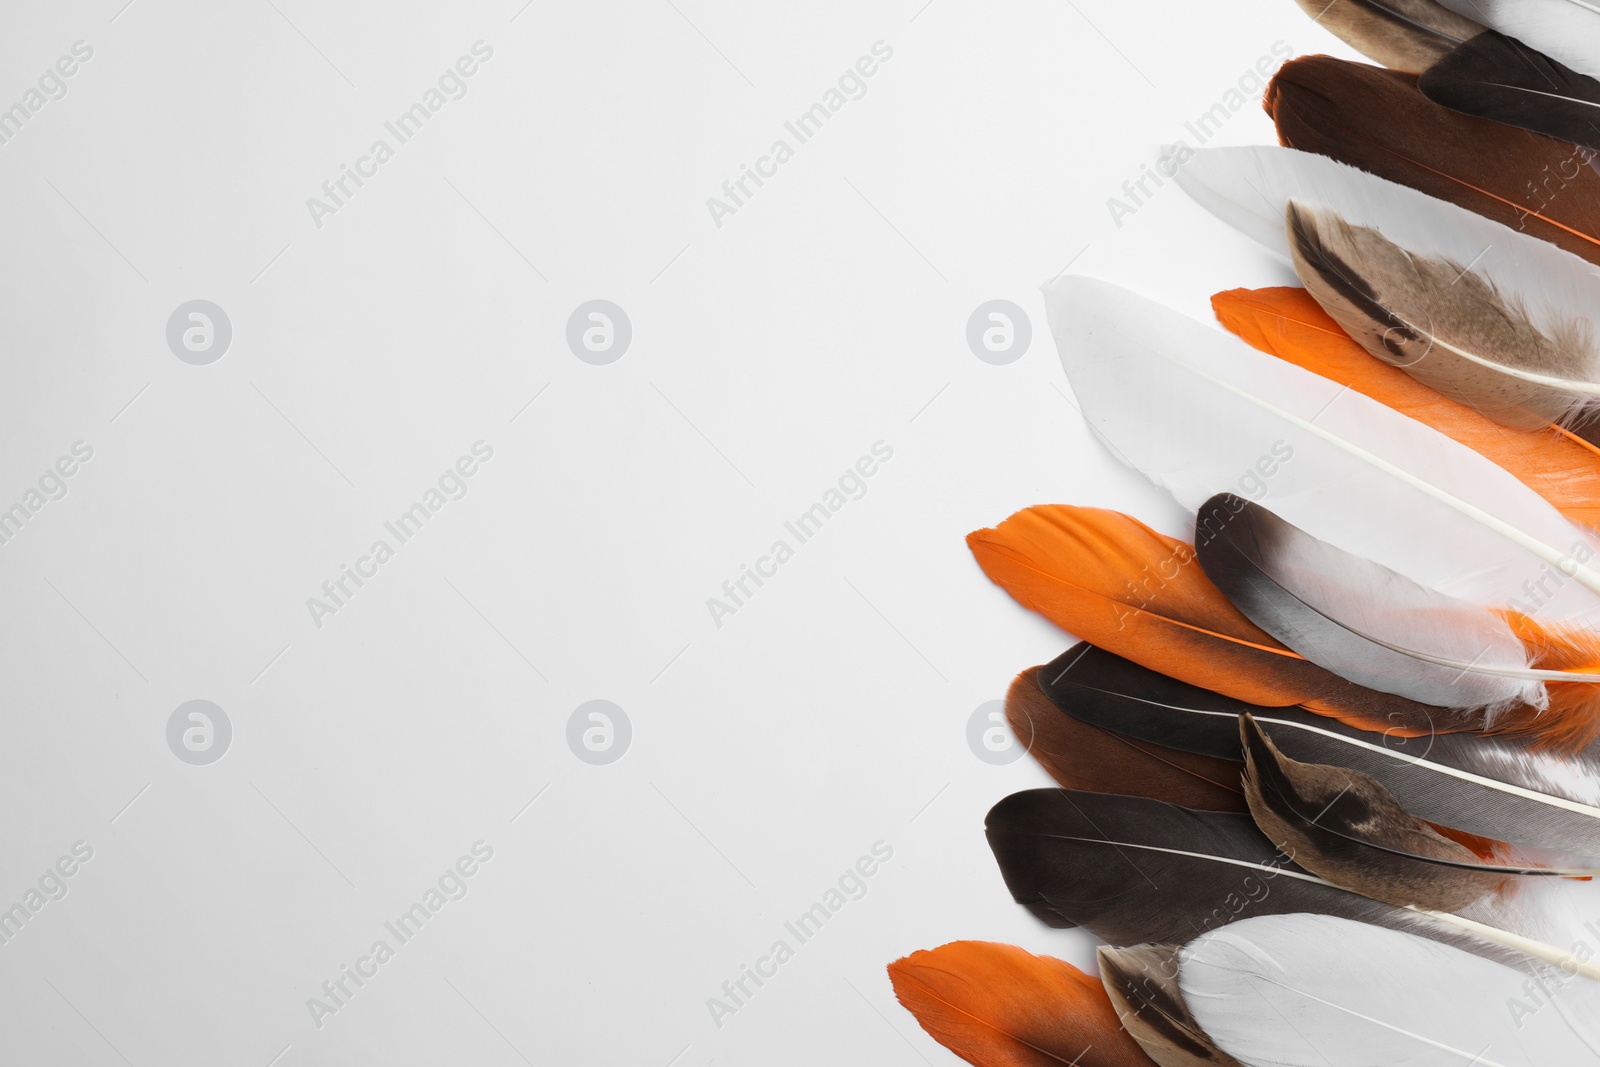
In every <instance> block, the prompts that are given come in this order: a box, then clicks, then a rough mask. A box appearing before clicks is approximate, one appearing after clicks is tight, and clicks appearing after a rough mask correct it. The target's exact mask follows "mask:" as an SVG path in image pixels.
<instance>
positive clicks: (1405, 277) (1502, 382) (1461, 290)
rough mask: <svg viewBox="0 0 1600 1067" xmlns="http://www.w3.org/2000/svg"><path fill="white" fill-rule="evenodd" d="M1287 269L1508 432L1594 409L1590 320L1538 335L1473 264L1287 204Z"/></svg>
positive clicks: (1354, 327)
mask: <svg viewBox="0 0 1600 1067" xmlns="http://www.w3.org/2000/svg"><path fill="white" fill-rule="evenodd" d="M1288 231H1289V244H1290V249H1291V251H1292V253H1293V255H1294V267H1295V272H1296V273H1297V274H1299V276H1300V280H1301V281H1302V282H1304V283H1305V286H1306V289H1307V290H1308V291H1309V292H1310V293H1311V295H1312V296H1313V297H1315V298H1316V300H1317V302H1318V303H1320V304H1321V305H1322V306H1323V308H1325V309H1326V310H1327V312H1328V314H1330V315H1332V316H1333V318H1334V319H1335V320H1336V321H1337V322H1338V323H1339V325H1340V326H1343V327H1344V328H1345V330H1346V331H1348V332H1349V333H1350V334H1351V336H1353V337H1354V338H1355V339H1356V340H1357V341H1359V342H1360V343H1361V345H1362V347H1364V348H1365V349H1366V350H1367V351H1368V352H1370V353H1371V354H1372V355H1374V356H1376V357H1377V358H1379V359H1381V360H1383V361H1384V362H1386V363H1390V364H1393V365H1394V366H1397V367H1399V368H1401V369H1402V370H1404V371H1405V373H1407V374H1409V375H1411V376H1412V377H1413V378H1415V379H1417V380H1418V381H1420V382H1422V383H1424V384H1426V385H1428V386H1431V387H1432V388H1434V389H1436V390H1438V391H1439V392H1440V393H1443V394H1444V395H1445V396H1447V397H1449V398H1451V399H1452V400H1458V401H1460V402H1462V403H1464V404H1470V405H1471V406H1472V407H1474V408H1476V409H1477V410H1478V411H1480V412H1482V413H1483V414H1484V415H1486V416H1488V417H1489V418H1491V419H1493V420H1494V421H1496V422H1498V423H1502V424H1503V425H1506V426H1510V427H1513V428H1514V429H1538V428H1542V427H1545V426H1549V425H1550V424H1552V423H1555V424H1559V425H1566V426H1579V425H1582V424H1583V423H1584V422H1585V421H1587V419H1586V417H1587V416H1589V415H1591V414H1592V413H1593V411H1594V409H1595V407H1596V405H1600V382H1597V381H1596V379H1597V377H1600V358H1597V354H1596V350H1595V343H1594V339H1593V337H1592V335H1591V332H1590V330H1589V329H1588V325H1589V323H1588V321H1587V320H1572V321H1569V322H1568V323H1565V324H1564V325H1565V326H1566V327H1567V329H1566V330H1564V331H1563V332H1560V333H1551V334H1546V333H1545V332H1543V331H1541V330H1540V329H1538V328H1537V327H1535V326H1534V325H1533V323H1532V322H1530V321H1529V319H1528V315H1527V313H1526V312H1525V311H1524V310H1523V309H1522V307H1521V306H1519V305H1518V303H1517V302H1516V301H1515V300H1511V301H1508V300H1507V299H1506V298H1505V297H1503V296H1502V295H1501V294H1500V293H1499V292H1498V291H1497V290H1496V289H1495V287H1494V285H1493V284H1491V283H1489V282H1487V281H1486V280H1485V279H1484V278H1483V277H1482V276H1481V275H1479V274H1478V273H1476V272H1475V271H1472V270H1469V269H1467V268H1466V267H1464V266H1463V265H1461V264H1459V263H1456V262H1454V261H1452V260H1448V259H1435V258H1430V257H1428V256H1424V255H1418V254H1416V253H1414V252H1411V251H1408V250H1406V249H1403V248H1401V247H1400V246H1398V245H1396V244H1394V243H1393V242H1391V241H1389V240H1387V239H1385V238H1384V237H1383V235H1382V234H1380V233H1379V232H1378V231H1377V230H1374V229H1370V228H1367V227H1353V226H1351V225H1349V224H1348V223H1346V222H1345V221H1344V220H1343V219H1341V218H1340V217H1339V216H1338V215H1336V214H1333V213H1331V212H1323V211H1318V210H1317V209H1314V208H1308V207H1303V206H1301V205H1299V204H1296V203H1294V202H1292V201H1291V202H1290V204H1289V210H1288Z"/></svg>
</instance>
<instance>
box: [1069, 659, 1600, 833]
mask: <svg viewBox="0 0 1600 1067" xmlns="http://www.w3.org/2000/svg"><path fill="white" fill-rule="evenodd" d="M1037 677H1038V679H1039V684H1040V687H1041V690H1042V691H1043V692H1044V694H1045V695H1046V696H1047V697H1049V698H1050V701H1051V703H1052V704H1054V705H1055V706H1056V707H1057V708H1060V709H1061V710H1062V711H1063V712H1064V713H1066V714H1069V715H1072V716H1073V717H1075V718H1081V719H1083V720H1085V721H1087V722H1090V723H1093V724H1094V725H1097V726H1100V727H1103V728H1105V729H1109V730H1115V731H1117V732H1119V733H1124V734H1127V735H1128V736H1130V737H1134V738H1137V739H1140V740H1145V741H1153V742H1158V743H1160V744H1164V745H1168V746H1171V747H1173V748H1177V749H1182V750H1184V751H1188V752H1196V753H1200V754H1202V755H1207V756H1213V757H1216V758H1221V759H1233V758H1240V747H1239V733H1238V722H1239V718H1240V716H1242V715H1246V714H1248V715H1250V716H1251V717H1252V718H1254V719H1255V721H1256V725H1257V727H1258V728H1259V729H1260V730H1261V731H1262V732H1263V733H1264V734H1265V735H1266V736H1267V737H1269V738H1270V739H1271V740H1272V743H1273V745H1274V746H1276V747H1277V748H1278V750H1279V751H1281V752H1283V753H1285V754H1286V755H1287V756H1290V757H1292V758H1294V759H1297V760H1300V761H1302V762H1306V763H1320V764H1330V765H1335V766H1339V767H1346V768H1350V769H1351V770H1353V771H1356V772H1359V773H1363V774H1366V775H1369V776H1370V777H1372V778H1373V779H1374V780H1376V781H1378V782H1381V783H1383V785H1384V787H1385V788H1386V789H1388V790H1389V791H1390V792H1391V793H1392V794H1394V796H1395V797H1396V798H1397V799H1398V800H1399V801H1400V803H1401V804H1403V805H1404V806H1405V807H1406V809H1407V810H1409V811H1411V812H1413V813H1414V814H1416V815H1418V816H1420V817H1422V818H1424V819H1427V820H1429V821H1430V822H1431V823H1432V824H1434V825H1435V826H1436V827H1451V828H1454V829H1456V830H1461V831H1466V832H1468V833H1471V834H1476V835H1480V836H1483V837H1487V838H1492V839H1496V840H1510V841H1517V842H1520V843H1522V844H1525V845H1532V846H1536V847H1539V848H1544V849H1550V850H1552V851H1556V852H1564V853H1575V854H1578V855H1583V856H1591V857H1600V752H1596V751H1595V750H1594V748H1592V747H1591V748H1590V749H1586V750H1584V751H1582V752H1580V753H1577V754H1573V755H1561V754H1558V753H1555V752H1552V751H1550V750H1549V749H1547V748H1533V747H1530V746H1529V745H1528V744H1526V743H1525V742H1523V741H1520V740H1516V739H1512V738H1505V737H1476V736H1472V735H1467V734H1445V733H1436V734H1429V735H1424V736H1420V737H1403V736H1400V735H1399V734H1398V733H1396V732H1394V731H1385V732H1382V733H1371V732H1367V731H1363V730H1358V729H1355V728H1352V727H1349V726H1346V725H1344V724H1343V723H1340V722H1337V721H1333V720H1330V719H1327V718H1324V717H1322V716H1319V715H1315V714H1312V713H1309V712H1307V711H1304V710H1302V709H1299V708H1266V707H1258V706H1252V705H1250V704H1247V703H1245V702H1243V701H1239V700H1234V699H1231V698H1229V697H1226V696H1222V695H1219V694H1217V693H1213V692H1210V691H1209V690H1205V689H1201V688H1199V687H1197V686H1193V685H1189V684H1187V683H1185V682H1181V681H1178V680H1176V679H1173V678H1168V677H1166V676H1165V675H1162V674H1159V673H1157V672H1156V671H1153V670H1150V669H1148V668H1146V667H1141V666H1139V665H1138V664H1136V663H1133V662H1131V661H1130V660H1127V659H1123V658H1121V657H1119V656H1116V655H1113V654H1111V653H1109V652H1106V651H1105V650H1103V649H1099V648H1095V647H1094V646H1093V645H1088V644H1080V645H1076V646H1074V647H1073V648H1071V649H1068V650H1067V651H1066V652H1064V653H1063V654H1062V655H1061V656H1059V657H1057V658H1056V659H1055V660H1054V661H1052V662H1051V663H1049V664H1046V665H1045V666H1043V667H1041V668H1039V673H1038V675H1037Z"/></svg>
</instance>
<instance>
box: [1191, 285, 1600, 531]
mask: <svg viewBox="0 0 1600 1067" xmlns="http://www.w3.org/2000/svg"><path fill="white" fill-rule="evenodd" d="M1574 262H1577V261H1576V260H1575V261H1574ZM1211 307H1212V309H1213V310H1214V311H1215V312H1216V314H1217V321H1219V322H1220V323H1222V325H1223V326H1224V327H1226V328H1227V329H1228V330H1229V331H1230V332H1231V333H1233V334H1234V335H1236V336H1238V337H1239V338H1241V339H1242V340H1244V341H1245V342H1247V343H1248V344H1249V345H1250V346H1251V347H1253V348H1255V349H1257V350H1259V351H1262V352H1267V353H1270V354H1271V355H1274V356H1277V357H1278V358H1279V359H1283V360H1287V361H1288V362H1290V363H1293V364H1294V365H1295V366H1297V367H1301V368H1303V369H1305V370H1308V371H1310V372H1311V373H1313V374H1320V375H1321V376H1322V377H1324V378H1327V379H1329V380H1330V381H1333V382H1337V383H1338V384H1340V385H1343V386H1347V387H1349V388H1351V389H1354V390H1356V391H1357V392H1359V393H1362V394H1364V395H1366V396H1370V397H1371V398H1372V399H1374V400H1376V401H1378V402H1379V403H1380V404H1385V405H1387V406H1389V407H1391V408H1393V409H1394V410H1396V411H1398V412H1400V413H1401V414H1402V415H1406V416H1408V417H1410V418H1413V419H1416V420H1417V421H1418V422H1421V423H1424V424H1426V425H1428V426H1431V427H1433V428H1434V429H1435V430H1438V431H1439V432H1440V433H1442V434H1444V435H1445V436H1447V437H1450V438H1452V439H1454V440H1456V441H1459V442H1461V443H1462V444H1464V445H1466V446H1467V447H1468V448H1470V449H1472V450H1473V451H1475V452H1477V453H1478V454H1479V455H1482V456H1484V457H1485V458H1487V459H1489V460H1490V461H1491V462H1493V463H1495V464H1496V465H1497V466H1500V467H1504V468H1505V469H1506V470H1508V471H1510V472H1511V473H1512V474H1514V475H1516V476H1517V479H1518V480H1519V481H1521V482H1522V483H1523V484H1524V485H1526V486H1528V487H1529V488H1530V489H1532V490H1533V491H1534V492H1536V493H1538V494H1539V495H1540V496H1542V497H1544V498H1545V499H1546V500H1548V501H1549V502H1550V503H1551V504H1553V505H1554V506H1555V507H1556V508H1557V509H1558V510H1559V511H1560V512H1561V513H1562V514H1563V515H1565V516H1566V517H1567V518H1568V519H1571V520H1572V521H1573V522H1576V523H1581V524H1583V525H1585V526H1587V527H1589V528H1591V529H1595V528H1600V449H1597V448H1596V447H1595V446H1594V445H1593V444H1591V443H1589V442H1588V441H1585V440H1584V439H1582V438H1581V437H1578V436H1577V435H1575V434H1572V433H1569V432H1568V431H1566V430H1563V429H1560V428H1559V427H1557V426H1555V425H1553V424H1551V425H1545V426H1540V427H1536V428H1533V429H1528V430H1511V429H1509V428H1507V427H1505V426H1503V425H1501V424H1500V423H1497V422H1494V421H1493V420H1491V419H1489V418H1487V417H1485V416H1484V415H1482V414H1481V413H1479V412H1478V411H1477V410H1475V409H1474V408H1472V407H1470V406H1468V405H1467V404H1463V403H1458V402H1456V401H1454V400H1451V399H1449V398H1448V397H1446V396H1444V395H1443V394H1441V393H1438V392H1436V391H1435V390H1433V389H1431V388H1429V387H1428V386H1426V385H1423V384H1422V383H1421V382H1419V381H1417V380H1416V379H1414V378H1412V377H1411V376H1410V375H1409V374H1408V373H1406V371H1405V370H1403V369H1401V368H1398V367H1394V366H1390V365H1388V364H1387V363H1385V362H1383V361H1380V360H1375V359H1372V358H1371V357H1370V356H1369V355H1368V353H1367V351H1366V350H1365V349H1364V348H1362V347H1361V345H1359V344H1358V343H1356V342H1355V341H1354V340H1352V339H1351V338H1350V336H1349V335H1348V334H1346V333H1345V332H1344V330H1343V329H1341V328H1340V326H1339V323H1337V322H1336V321H1334V320H1333V319H1332V318H1330V317H1329V315H1328V313H1327V312H1326V311H1324V310H1323V309H1322V307H1321V305H1319V304H1318V303H1317V302H1316V300H1315V299H1313V298H1312V297H1311V295H1310V294H1309V293H1308V292H1306V290H1304V289H1292V288H1287V287H1277V288H1269V289H1254V290H1251V289H1231V290H1228V291H1227V292H1222V293H1217V294H1216V295H1214V296H1213V297H1212V298H1211Z"/></svg>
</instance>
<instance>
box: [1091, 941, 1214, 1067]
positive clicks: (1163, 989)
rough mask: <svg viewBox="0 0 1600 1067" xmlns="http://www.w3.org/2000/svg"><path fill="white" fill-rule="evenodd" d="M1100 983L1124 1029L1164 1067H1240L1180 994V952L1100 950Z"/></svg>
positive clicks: (1173, 947) (1159, 947) (1170, 947)
mask: <svg viewBox="0 0 1600 1067" xmlns="http://www.w3.org/2000/svg"><path fill="white" fill-rule="evenodd" d="M1098 956H1099V960H1100V981H1101V982H1103V983H1104V984H1105V987H1106V995H1107V996H1109V997H1110V998H1111V1006H1112V1007H1113V1008H1115V1009H1116V1011H1117V1015H1118V1017H1119V1018H1121V1020H1122V1028H1123V1029H1124V1030H1126V1031H1127V1032H1128V1033H1129V1034H1131V1035H1132V1036H1133V1039H1134V1040H1135V1041H1137V1042H1139V1046H1140V1047H1141V1048H1143V1049H1144V1054H1145V1055H1146V1056H1149V1057H1150V1058H1151V1059H1152V1060H1154V1061H1156V1063H1158V1064H1160V1065H1161V1067H1239V1061H1238V1060H1236V1059H1234V1058H1233V1057H1232V1056H1230V1055H1228V1054H1227V1053H1226V1052H1223V1051H1222V1050H1221V1049H1220V1048H1218V1047H1217V1046H1216V1043H1215V1042H1213V1041H1212V1040H1211V1038H1210V1036H1209V1035H1208V1034H1207V1033H1206V1032H1205V1031H1204V1030H1202V1029H1201V1028H1200V1024H1199V1023H1198V1022H1196V1021H1195V1018H1194V1015H1193V1013H1191V1012H1190V1011H1189V1005H1188V1004H1187V1003H1186V1002H1185V1001H1184V999H1183V991H1182V990H1180V989H1179V988H1178V946H1176V945H1133V946H1131V947H1129V948H1111V947H1109V946H1104V945H1103V946H1101V947H1100V949H1099V951H1098Z"/></svg>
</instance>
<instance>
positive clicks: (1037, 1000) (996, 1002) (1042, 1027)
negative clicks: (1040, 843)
mask: <svg viewBox="0 0 1600 1067" xmlns="http://www.w3.org/2000/svg"><path fill="white" fill-rule="evenodd" d="M889 981H890V982H891V983H892V984H893V985H894V993H895V996H896V997H898V998H899V999H900V1003H901V1004H903V1005H905V1007H906V1009H907V1010H909V1011H910V1012H911V1014H912V1015H914V1016H916V1019H917V1022H918V1023H919V1024H921V1026H922V1028H923V1029H924V1030H926V1031H927V1032H928V1033H929V1035H931V1036H932V1037H933V1039H934V1040H935V1041H937V1042H939V1044H941V1045H943V1046H944V1047H945V1048H947V1049H949V1050H950V1051H951V1052H954V1053H955V1054H956V1055H957V1056H960V1057H961V1058H962V1059H964V1060H966V1061H967V1062H968V1063H971V1064H974V1065H975V1067H1050V1065H1062V1064H1077V1065H1078V1067H1149V1064H1150V1059H1149V1057H1147V1056H1146V1055H1145V1054H1144V1053H1143V1052H1142V1051H1140V1048H1139V1046H1138V1044H1137V1043H1135V1042H1134V1040H1133V1039H1132V1038H1131V1037H1129V1036H1128V1034H1127V1033H1126V1032H1124V1031H1123V1029H1122V1026H1121V1024H1120V1023H1119V1022H1118V1021H1117V1013H1116V1011H1115V1010H1114V1009H1113V1008H1112V1006H1111V1001H1110V1000H1109V999H1108V997H1107V995H1106V992H1105V989H1104V988H1103V987H1102V985H1101V983H1100V982H1098V981H1096V980H1095V979H1094V978H1093V977H1092V976H1090V975H1087V974H1084V973H1083V972H1082V971H1080V970H1078V969H1077V968H1076V967H1074V966H1072V965H1071V964H1069V963H1064V962H1062V961H1061V960H1058V959H1053V958H1051V957H1049V956H1035V955H1033V954H1032V953H1030V952H1025V951H1023V950H1022V949H1020V948H1017V947H1016V946H1014V945H1001V944H996V943H994V942H990V941H952V942H950V943H949V944H948V945H940V946H939V947H938V948H936V949H924V950H922V951H919V952H913V953H912V954H911V955H909V956H906V957H905V958H903V959H899V960H896V961H895V962H893V963H891V964H889Z"/></svg>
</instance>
